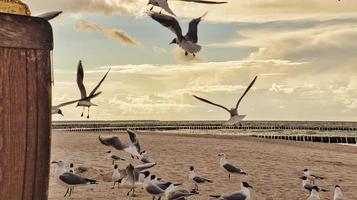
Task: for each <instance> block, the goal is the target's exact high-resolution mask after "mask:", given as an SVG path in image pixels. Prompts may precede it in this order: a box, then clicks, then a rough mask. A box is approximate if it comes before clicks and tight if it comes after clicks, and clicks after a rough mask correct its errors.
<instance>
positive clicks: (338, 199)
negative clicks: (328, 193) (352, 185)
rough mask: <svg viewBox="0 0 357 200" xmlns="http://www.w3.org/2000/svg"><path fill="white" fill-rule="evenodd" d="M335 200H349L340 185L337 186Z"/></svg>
mask: <svg viewBox="0 0 357 200" xmlns="http://www.w3.org/2000/svg"><path fill="white" fill-rule="evenodd" d="M333 200H347V198H346V197H345V196H344V195H343V193H342V190H341V187H340V186H339V185H336V186H335V193H334V195H333Z"/></svg>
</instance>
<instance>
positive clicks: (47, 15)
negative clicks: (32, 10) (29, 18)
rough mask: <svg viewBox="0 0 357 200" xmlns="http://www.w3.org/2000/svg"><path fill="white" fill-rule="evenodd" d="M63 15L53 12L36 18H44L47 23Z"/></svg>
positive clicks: (59, 12)
mask: <svg viewBox="0 0 357 200" xmlns="http://www.w3.org/2000/svg"><path fill="white" fill-rule="evenodd" d="M61 13H62V11H52V12H46V13H43V14H41V15H37V16H36V17H40V18H43V19H45V20H47V21H50V20H51V19H53V18H55V17H57V16H58V15H60V14H61Z"/></svg>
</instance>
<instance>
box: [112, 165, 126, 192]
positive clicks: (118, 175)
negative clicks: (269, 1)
mask: <svg viewBox="0 0 357 200" xmlns="http://www.w3.org/2000/svg"><path fill="white" fill-rule="evenodd" d="M126 175H127V174H126V170H120V169H119V168H118V165H114V169H113V174H112V181H113V182H114V184H113V187H112V189H114V187H115V184H116V183H118V188H119V186H120V184H121V182H122V180H123V178H125V177H126Z"/></svg>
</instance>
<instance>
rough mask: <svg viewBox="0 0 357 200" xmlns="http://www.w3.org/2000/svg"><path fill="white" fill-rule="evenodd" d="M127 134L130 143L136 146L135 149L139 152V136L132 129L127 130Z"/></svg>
mask: <svg viewBox="0 0 357 200" xmlns="http://www.w3.org/2000/svg"><path fill="white" fill-rule="evenodd" d="M127 132H128V134H129V138H130V141H131V143H132V144H133V145H134V146H135V147H136V150H137V151H138V153H139V154H140V153H141V148H140V143H139V138H138V135H137V134H136V133H135V132H134V131H132V130H129V129H128V130H127Z"/></svg>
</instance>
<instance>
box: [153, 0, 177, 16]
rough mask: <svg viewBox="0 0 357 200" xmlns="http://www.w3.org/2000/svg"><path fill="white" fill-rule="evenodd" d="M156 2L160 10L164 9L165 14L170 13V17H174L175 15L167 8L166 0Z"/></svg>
mask: <svg viewBox="0 0 357 200" xmlns="http://www.w3.org/2000/svg"><path fill="white" fill-rule="evenodd" d="M156 1H157V3H158V4H159V6H160V7H161V8H162V9H164V10H165V11H166V12H168V13H170V14H171V15H173V16H176V15H175V13H174V12H173V11H172V10H171V8H170V7H169V4H168V3H167V0H156Z"/></svg>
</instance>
